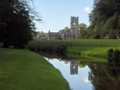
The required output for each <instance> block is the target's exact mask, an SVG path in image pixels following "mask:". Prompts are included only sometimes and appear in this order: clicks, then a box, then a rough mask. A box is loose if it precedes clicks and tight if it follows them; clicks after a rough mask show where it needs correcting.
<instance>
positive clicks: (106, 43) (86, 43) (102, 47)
mask: <svg viewBox="0 0 120 90" xmlns="http://www.w3.org/2000/svg"><path fill="white" fill-rule="evenodd" d="M55 45H58V46H59V45H65V46H66V47H67V51H66V54H67V56H69V57H74V58H77V59H80V60H86V61H88V60H90V61H100V62H101V61H102V62H105V61H106V60H105V59H106V57H107V51H108V50H109V49H110V48H114V49H120V40H115V39H80V40H65V41H59V40H52V41H33V42H31V43H30V46H31V47H35V48H36V47H39V48H46V47H49V46H52V47H54V46H55ZM81 58H82V59H81Z"/></svg>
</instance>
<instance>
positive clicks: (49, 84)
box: [0, 49, 68, 90]
mask: <svg viewBox="0 0 120 90" xmlns="http://www.w3.org/2000/svg"><path fill="white" fill-rule="evenodd" d="M0 90H68V84H67V82H66V81H65V80H64V79H63V77H62V76H61V74H60V73H59V72H58V71H57V70H56V69H54V68H53V67H52V66H51V65H50V64H49V63H47V62H46V61H45V60H44V59H43V58H42V57H41V56H40V55H38V54H36V53H33V52H30V51H28V50H16V49H0Z"/></svg>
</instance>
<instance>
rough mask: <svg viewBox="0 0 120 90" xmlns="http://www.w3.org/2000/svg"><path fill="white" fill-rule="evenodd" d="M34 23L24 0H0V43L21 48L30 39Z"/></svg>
mask: <svg viewBox="0 0 120 90" xmlns="http://www.w3.org/2000/svg"><path fill="white" fill-rule="evenodd" d="M33 30H34V23H33V22H32V18H31V16H30V12H29V6H28V4H27V3H26V1H24V0H0V43H3V46H4V47H9V46H14V47H18V48H23V47H25V45H26V44H27V43H28V42H29V41H30V40H32V32H34V31H33Z"/></svg>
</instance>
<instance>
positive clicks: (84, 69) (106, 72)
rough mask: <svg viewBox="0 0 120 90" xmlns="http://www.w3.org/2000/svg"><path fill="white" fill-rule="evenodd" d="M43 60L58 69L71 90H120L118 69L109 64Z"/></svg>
mask: <svg viewBox="0 0 120 90" xmlns="http://www.w3.org/2000/svg"><path fill="white" fill-rule="evenodd" d="M45 59H46V60H47V61H48V62H49V63H50V64H52V65H53V66H54V67H55V68H56V69H58V70H59V71H60V72H61V74H62V75H63V77H64V78H65V79H66V81H67V82H68V83H69V86H70V88H71V90H120V67H119V65H117V66H116V65H111V64H96V63H92V64H89V63H84V64H83V63H80V62H79V61H76V60H64V59H58V58H46V57H45Z"/></svg>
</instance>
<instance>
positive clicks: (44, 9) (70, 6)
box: [33, 0, 93, 32]
mask: <svg viewBox="0 0 120 90" xmlns="http://www.w3.org/2000/svg"><path fill="white" fill-rule="evenodd" d="M33 7H34V9H35V10H36V11H37V12H38V14H39V16H40V17H41V18H42V22H41V23H40V22H37V23H36V27H37V30H38V31H44V32H47V31H49V29H50V30H51V31H55V32H56V31H59V30H60V29H63V28H64V27H65V26H70V17H71V16H79V21H80V23H86V24H89V13H90V11H91V9H92V8H93V0H34V1H33Z"/></svg>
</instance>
